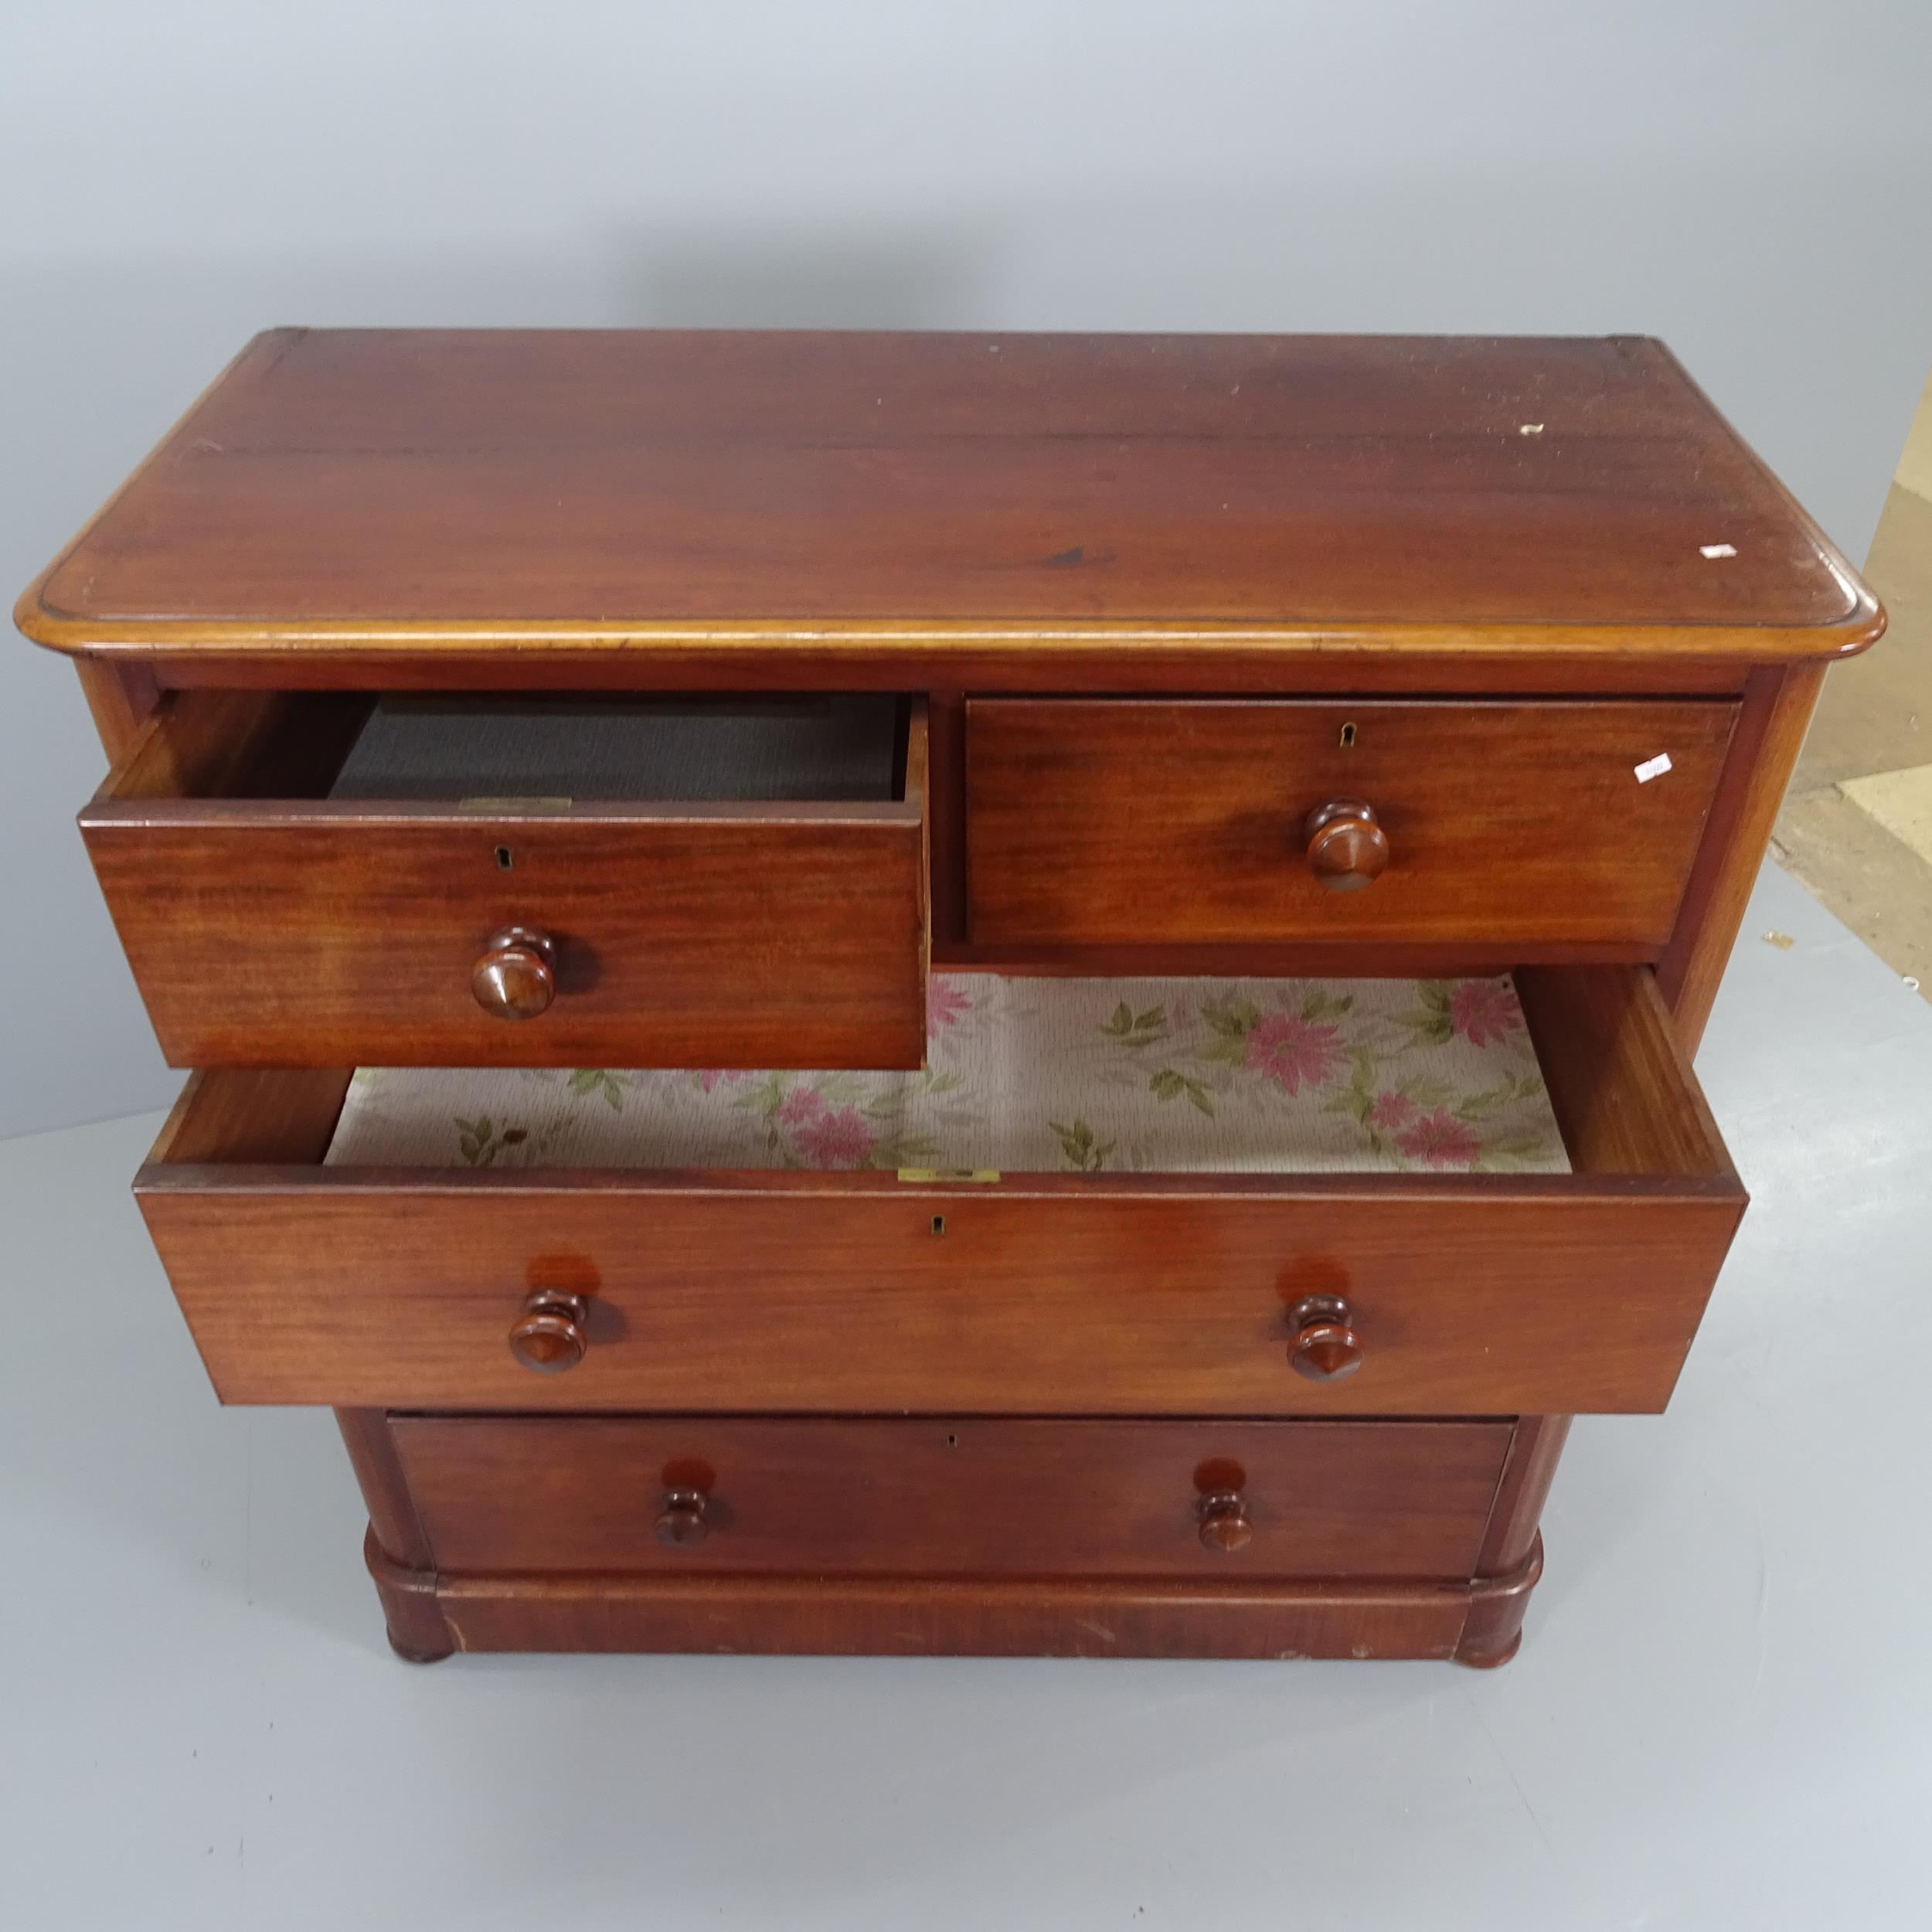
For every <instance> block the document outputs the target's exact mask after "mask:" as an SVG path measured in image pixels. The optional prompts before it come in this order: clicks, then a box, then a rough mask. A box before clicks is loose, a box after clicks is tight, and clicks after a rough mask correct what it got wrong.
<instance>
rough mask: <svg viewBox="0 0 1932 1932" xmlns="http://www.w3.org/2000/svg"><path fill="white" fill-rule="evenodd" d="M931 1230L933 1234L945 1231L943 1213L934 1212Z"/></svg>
mask: <svg viewBox="0 0 1932 1932" xmlns="http://www.w3.org/2000/svg"><path fill="white" fill-rule="evenodd" d="M933 1232H934V1233H935V1234H944V1233H945V1232H946V1217H945V1216H944V1215H943V1214H935V1215H934V1216H933Z"/></svg>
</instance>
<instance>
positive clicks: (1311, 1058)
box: [1246, 1013, 1342, 1094]
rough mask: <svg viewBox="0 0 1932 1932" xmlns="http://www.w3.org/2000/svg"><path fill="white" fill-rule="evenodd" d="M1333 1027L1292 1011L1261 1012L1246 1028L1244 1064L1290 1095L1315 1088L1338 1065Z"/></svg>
mask: <svg viewBox="0 0 1932 1932" xmlns="http://www.w3.org/2000/svg"><path fill="white" fill-rule="evenodd" d="M1246 1064H1247V1066H1248V1067H1249V1069H1250V1070H1251V1071H1252V1072H1254V1073H1264V1074H1266V1075H1267V1077H1268V1078H1269V1079H1270V1080H1273V1081H1274V1083H1275V1084H1276V1085H1277V1086H1278V1087H1281V1088H1283V1089H1284V1090H1286V1091H1287V1092H1288V1093H1290V1094H1298V1093H1299V1092H1300V1091H1301V1086H1302V1083H1303V1082H1304V1081H1306V1082H1307V1083H1308V1085H1309V1086H1311V1087H1319V1086H1320V1085H1321V1083H1322V1082H1323V1081H1324V1080H1326V1079H1327V1078H1328V1076H1329V1075H1330V1074H1331V1073H1333V1072H1334V1071H1335V1069H1336V1068H1337V1067H1338V1066H1340V1065H1341V1064H1342V1049H1341V1048H1340V1047H1339V1046H1337V1045H1336V1044H1335V1029H1334V1028H1333V1027H1332V1026H1318V1025H1317V1024H1316V1023H1315V1021H1313V1020H1308V1019H1298V1018H1297V1017H1296V1015H1294V1014H1293V1013H1264V1015H1262V1016H1261V1018H1260V1019H1258V1020H1257V1021H1256V1022H1254V1024H1253V1026H1250V1028H1249V1029H1248V1037H1247V1062H1246Z"/></svg>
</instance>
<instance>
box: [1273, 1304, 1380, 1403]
mask: <svg viewBox="0 0 1932 1932" xmlns="http://www.w3.org/2000/svg"><path fill="white" fill-rule="evenodd" d="M1288 1320H1289V1322H1290V1324H1291V1325H1292V1326H1293V1328H1294V1339H1293V1340H1292V1341H1291V1342H1289V1344H1288V1366H1289V1367H1290V1368H1291V1369H1294V1372H1295V1373H1296V1374H1297V1375H1303V1376H1307V1377H1308V1379H1309V1380H1310V1381H1311V1382H1339V1381H1340V1380H1341V1379H1342V1377H1343V1376H1352V1375H1353V1374H1354V1373H1355V1371H1356V1369H1359V1368H1360V1367H1361V1366H1362V1338H1361V1336H1360V1335H1357V1334H1356V1333H1355V1328H1354V1327H1353V1322H1354V1320H1355V1317H1354V1315H1352V1312H1351V1311H1350V1310H1349V1304H1348V1303H1347V1302H1345V1301H1343V1300H1342V1298H1341V1296H1340V1295H1338V1294H1310V1295H1304V1296H1303V1297H1302V1298H1301V1300H1300V1301H1298V1302H1297V1303H1296V1304H1294V1307H1293V1308H1291V1309H1290V1310H1289V1311H1288Z"/></svg>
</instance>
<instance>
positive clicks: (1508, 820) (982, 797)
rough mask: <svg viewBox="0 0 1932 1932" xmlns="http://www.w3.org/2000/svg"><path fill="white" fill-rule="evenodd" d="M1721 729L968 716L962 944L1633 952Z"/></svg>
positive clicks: (1438, 720) (1357, 719)
mask: <svg viewBox="0 0 1932 1932" xmlns="http://www.w3.org/2000/svg"><path fill="white" fill-rule="evenodd" d="M1735 713H1736V707H1735V706H1733V705H1731V704H1729V703H1725V702H1713V701H1708V700H1702V699H1696V700H1690V699H1686V700H1682V701H1679V700H1658V701H1648V702H1624V701H1618V700H1603V701H1591V702H1575V703H1563V702H1522V703H1508V702H1455V703H1448V702H1398V703H1380V702H1355V701H1354V700H1352V699H1351V700H1338V701H1333V702H1278V703H1277V702H1246V701H1243V702H1208V701H1194V702H1157V701H1154V700H1144V699H1118V700H1114V699H1108V700H1099V701H1095V700H1088V699H1077V700H1065V701H1056V700H1051V699H997V700H975V702H973V703H972V704H971V706H969V707H968V726H967V746H968V749H967V782H968V811H967V828H968V829H967V837H968V868H967V877H968V892H969V896H970V899H969V903H970V920H971V938H972V940H973V942H974V944H975V945H977V946H982V947H984V946H994V947H998V946H1079V945H1086V944H1094V945H1166V946H1168V947H1174V946H1188V945H1215V944H1247V945H1264V946H1265V945H1271V944H1297V945H1307V944H1317V945H1319V944H1323V943H1328V944H1334V945H1337V946H1340V947H1347V946H1349V945H1351V944H1362V943H1363V942H1373V943H1375V944H1378V945H1379V946H1383V947H1386V946H1389V945H1391V944H1393V945H1400V944H1405V943H1406V944H1415V945H1417V946H1419V947H1422V946H1430V945H1434V946H1444V945H1448V946H1454V947H1461V948H1462V949H1464V950H1465V951H1468V952H1469V953H1470V954H1472V955H1482V956H1487V957H1492V958H1493V959H1494V960H1495V961H1496V962H1497V963H1498V964H1505V963H1520V962H1522V961H1527V960H1530V959H1533V958H1556V957H1573V958H1574V957H1593V958H1597V959H1611V958H1625V959H1631V960H1636V959H1651V958H1655V957H1656V956H1657V955H1658V953H1659V952H1660V951H1661V950H1662V947H1663V944H1664V943H1665V940H1667V939H1668V937H1669V935H1670V933H1671V930H1672V927H1673V925H1674V923H1675V920H1676V917H1677V909H1678V906H1679V902H1680V901H1681V900H1682V897H1683V894H1684V888H1685V881H1686V880H1687V879H1688V878H1689V872H1690V866H1691V862H1692V859H1693V858H1694V857H1695V855H1696V851H1697V846H1698V840H1699V835H1700V833H1701V832H1702V828H1703V824H1704V819H1705V815H1706V812H1707V811H1709V807H1710V803H1711V799H1712V797H1713V794H1714V792H1715V791H1716V784H1717V777H1718V772H1719V767H1720V765H1721V764H1722V762H1723V757H1724V753H1725V748H1726V745H1727V743H1729V740H1730V733H1731V727H1732V724H1733V719H1734V716H1735Z"/></svg>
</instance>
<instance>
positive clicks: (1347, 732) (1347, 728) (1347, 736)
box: [1342, 724, 1355, 751]
mask: <svg viewBox="0 0 1932 1932" xmlns="http://www.w3.org/2000/svg"><path fill="white" fill-rule="evenodd" d="M1354 743H1355V726H1353V725H1352V724H1345V725H1344V726H1342V750H1344V751H1346V750H1349V748H1350V747H1351V746H1352V745H1353V744H1354Z"/></svg>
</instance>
